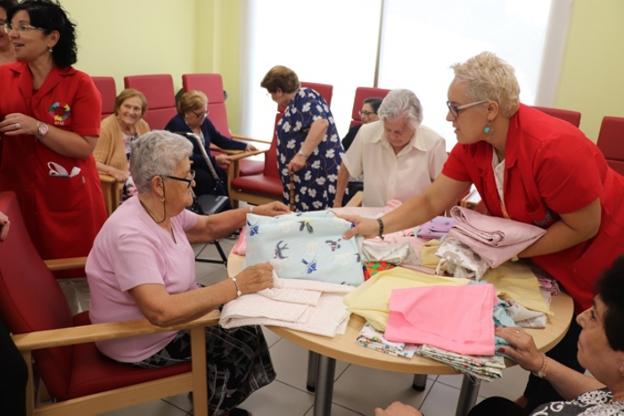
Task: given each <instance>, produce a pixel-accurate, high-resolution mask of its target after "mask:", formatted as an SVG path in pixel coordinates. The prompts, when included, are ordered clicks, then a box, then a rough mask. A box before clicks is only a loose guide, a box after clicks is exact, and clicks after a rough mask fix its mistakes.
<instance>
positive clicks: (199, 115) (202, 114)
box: [191, 111, 208, 118]
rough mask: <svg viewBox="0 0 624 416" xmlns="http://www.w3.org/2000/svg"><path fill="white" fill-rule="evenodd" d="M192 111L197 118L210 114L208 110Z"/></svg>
mask: <svg viewBox="0 0 624 416" xmlns="http://www.w3.org/2000/svg"><path fill="white" fill-rule="evenodd" d="M191 113H193V115H194V116H195V117H197V118H204V117H206V116H207V115H208V111H191Z"/></svg>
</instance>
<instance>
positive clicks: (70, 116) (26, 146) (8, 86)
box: [0, 63, 106, 259]
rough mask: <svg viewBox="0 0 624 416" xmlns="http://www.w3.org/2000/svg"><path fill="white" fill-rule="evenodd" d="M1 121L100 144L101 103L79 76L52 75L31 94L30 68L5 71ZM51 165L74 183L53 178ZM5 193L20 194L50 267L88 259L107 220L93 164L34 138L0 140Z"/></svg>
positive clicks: (0, 86) (0, 180)
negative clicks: (16, 119) (21, 121)
mask: <svg viewBox="0 0 624 416" xmlns="http://www.w3.org/2000/svg"><path fill="white" fill-rule="evenodd" d="M0 91H2V93H1V94H0V119H4V117H5V116H6V115H7V114H10V113H23V114H26V115H28V116H31V117H34V118H35V119H37V120H39V121H42V122H44V123H47V124H49V125H51V126H55V127H59V128H62V129H65V130H69V131H72V132H74V133H77V134H79V135H81V136H98V135H99V132H100V112H101V106H102V103H101V99H100V96H99V94H98V92H97V90H96V88H95V85H94V84H93V81H92V80H91V78H90V77H89V76H88V75H87V74H85V73H83V72H80V71H77V70H75V69H73V68H71V67H70V68H66V69H58V68H56V67H55V68H53V69H52V71H50V73H49V74H48V76H47V78H46V80H45V81H44V83H43V85H41V88H39V90H37V91H33V83H32V74H31V72H30V70H29V69H28V66H27V65H26V64H23V63H15V64H9V65H4V66H0ZM48 162H55V163H58V164H59V165H61V166H63V167H64V168H65V169H66V170H67V172H70V171H71V170H72V168H73V167H78V168H79V169H80V173H79V174H78V175H76V176H74V177H59V176H52V175H50V167H49V166H48ZM0 191H14V192H15V193H16V194H17V197H18V200H19V204H20V207H21V210H22V214H23V216H24V220H25V222H26V226H27V227H28V231H29V233H30V237H31V239H32V240H33V242H34V244H35V246H36V247H37V249H38V251H39V253H40V254H41V256H42V257H43V258H44V259H47V258H60V257H77V256H86V255H87V254H88V253H89V250H90V249H91V245H92V243H93V239H94V238H95V236H96V234H97V232H98V231H99V229H100V227H101V226H102V224H103V223H104V221H105V219H106V210H105V208H104V200H103V197H102V191H101V188H100V180H99V175H98V173H97V170H96V167H95V161H94V159H93V156H91V155H90V156H89V157H88V158H86V159H76V158H70V157H66V156H62V155H60V154H58V153H56V152H55V151H53V150H52V149H50V148H48V147H47V146H45V145H43V144H41V143H40V142H39V141H38V140H37V139H36V138H35V137H34V136H30V135H20V136H6V135H5V136H4V137H3V138H2V140H0Z"/></svg>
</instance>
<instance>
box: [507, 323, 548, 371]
mask: <svg viewBox="0 0 624 416" xmlns="http://www.w3.org/2000/svg"><path fill="white" fill-rule="evenodd" d="M496 335H498V336H499V337H501V338H503V339H504V340H505V341H507V342H508V343H509V345H506V346H504V347H500V348H499V351H500V352H502V353H503V354H506V355H508V356H509V357H510V358H511V359H513V360H514V361H515V362H517V363H518V365H519V366H520V367H522V368H524V369H525V370H529V371H533V372H537V371H539V370H540V369H541V368H542V365H544V360H545V359H546V357H545V356H544V353H542V352H540V351H539V350H538V349H537V347H536V346H535V342H534V341H533V337H532V336H531V335H529V334H527V333H526V332H525V331H523V330H522V329H518V328H501V327H499V328H496Z"/></svg>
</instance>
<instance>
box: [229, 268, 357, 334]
mask: <svg viewBox="0 0 624 416" xmlns="http://www.w3.org/2000/svg"><path fill="white" fill-rule="evenodd" d="M273 279H274V286H273V288H270V289H264V290H261V291H260V292H257V293H253V294H246V295H242V296H240V297H238V298H236V299H234V300H231V301H230V302H228V303H226V304H225V305H223V309H222V310H221V318H220V320H219V324H220V325H221V326H222V327H223V328H226V329H228V328H236V327H240V326H246V325H273V326H280V327H285V328H291V329H296V330H298V331H304V332H310V333H313V334H318V335H324V336H329V337H333V336H335V335H336V334H344V332H345V330H346V328H347V324H348V322H349V316H350V314H349V312H348V311H347V308H346V306H345V305H344V303H343V301H342V299H343V297H344V295H345V294H346V293H348V292H349V291H351V290H352V289H353V288H352V287H351V286H346V285H336V284H332V283H324V282H318V281H307V280H295V279H280V278H278V277H277V275H276V274H274V277H273Z"/></svg>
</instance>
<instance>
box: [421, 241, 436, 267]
mask: <svg viewBox="0 0 624 416" xmlns="http://www.w3.org/2000/svg"><path fill="white" fill-rule="evenodd" d="M439 247H440V240H429V241H427V242H426V243H425V245H423V246H422V248H421V249H420V264H422V265H423V266H425V267H430V268H432V269H435V268H436V267H437V266H438V262H439V261H440V257H438V256H436V254H435V253H436V251H438V248H439Z"/></svg>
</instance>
